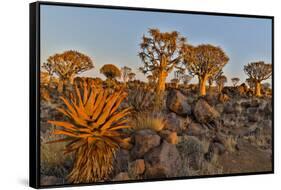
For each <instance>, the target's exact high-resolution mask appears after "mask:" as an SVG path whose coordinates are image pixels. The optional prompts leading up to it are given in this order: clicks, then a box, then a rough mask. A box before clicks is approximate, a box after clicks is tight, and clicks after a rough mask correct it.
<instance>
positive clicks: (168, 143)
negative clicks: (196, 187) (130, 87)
mask: <svg viewBox="0 0 281 190" xmlns="http://www.w3.org/2000/svg"><path fill="white" fill-rule="evenodd" d="M231 93H232V92H231ZM226 96H227V98H224V99H223V100H221V99H220V98H217V97H218V95H216V94H213V95H208V96H206V97H204V98H199V97H196V96H192V95H191V92H186V91H183V90H176V89H171V90H169V91H168V92H167V96H166V97H167V98H166V100H167V101H166V105H165V108H164V109H163V111H162V115H163V116H164V118H165V127H164V128H163V129H162V130H160V131H155V130H152V129H140V130H135V131H132V134H131V137H132V142H131V143H132V148H131V149H129V150H124V149H120V150H119V151H118V152H117V155H116V158H115V161H114V171H113V173H112V176H111V178H110V179H109V180H113V181H122V180H137V179H157V178H169V177H182V176H195V175H214V174H230V173H248V172H262V171H271V170H272V165H271V159H272V139H271V137H272V102H271V98H270V97H267V98H266V97H264V98H254V97H249V96H246V95H245V96H240V95H237V96H233V94H227V95H226ZM54 107H55V106H54V105H52V104H50V103H47V102H44V101H43V102H42V103H41V117H42V121H41V136H43V137H44V136H46V134H50V130H51V129H50V127H49V126H48V124H47V123H46V121H47V120H48V119H49V118H53V119H54V117H60V116H59V115H57V114H56V111H55V110H54ZM57 119H59V118H57ZM43 141H44V138H42V139H41V142H43ZM42 148H46V147H41V152H42ZM53 150H54V149H53ZM43 151H44V150H43ZM56 154H57V157H58V160H60V161H61V162H60V163H59V164H57V165H55V164H54V165H55V166H51V167H53V168H51V171H52V172H50V168H49V170H48V167H50V166H46V167H47V169H46V167H45V168H44V167H43V168H41V181H42V183H43V185H46V184H47V185H48V184H63V183H67V182H66V180H65V175H66V174H67V173H68V171H69V169H70V168H71V159H68V160H66V158H65V157H64V156H63V155H60V154H59V153H56ZM50 159H52V158H50ZM54 162H55V161H54ZM43 165H44V164H43ZM45 165H46V164H45ZM55 171H57V172H55Z"/></svg>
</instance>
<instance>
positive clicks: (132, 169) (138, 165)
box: [128, 159, 145, 177]
mask: <svg viewBox="0 0 281 190" xmlns="http://www.w3.org/2000/svg"><path fill="white" fill-rule="evenodd" d="M144 171H145V163H144V160H143V159H138V160H135V161H133V162H131V163H129V170H128V172H129V174H130V176H134V177H136V176H139V175H142V174H143V173H144Z"/></svg>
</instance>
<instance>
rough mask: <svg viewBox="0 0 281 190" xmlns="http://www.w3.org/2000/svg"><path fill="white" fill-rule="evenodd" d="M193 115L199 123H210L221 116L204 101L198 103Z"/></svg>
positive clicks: (200, 100)
mask: <svg viewBox="0 0 281 190" xmlns="http://www.w3.org/2000/svg"><path fill="white" fill-rule="evenodd" d="M193 114H194V116H195V118H196V120H197V121H198V122H199V123H209V122H211V121H214V120H215V119H217V118H218V117H219V116H220V114H219V112H218V111H217V110H216V109H215V108H213V107H212V106H210V105H209V104H208V103H207V102H206V101H205V100H203V99H199V100H198V101H197V102H196V104H195V107H194V110H193Z"/></svg>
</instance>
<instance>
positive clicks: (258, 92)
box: [255, 81, 261, 96]
mask: <svg viewBox="0 0 281 190" xmlns="http://www.w3.org/2000/svg"><path fill="white" fill-rule="evenodd" d="M255 94H256V96H261V83H260V82H259V81H256V86H255Z"/></svg>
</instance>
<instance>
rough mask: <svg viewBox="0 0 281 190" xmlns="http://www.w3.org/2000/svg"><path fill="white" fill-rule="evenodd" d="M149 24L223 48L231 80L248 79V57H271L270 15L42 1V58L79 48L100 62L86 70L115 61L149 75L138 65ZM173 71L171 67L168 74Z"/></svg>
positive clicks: (191, 40) (91, 72) (96, 70)
mask: <svg viewBox="0 0 281 190" xmlns="http://www.w3.org/2000/svg"><path fill="white" fill-rule="evenodd" d="M149 28H159V29H160V30H161V31H173V30H176V31H178V32H180V34H181V35H183V36H185V37H186V38H187V41H188V42H189V43H191V44H193V45H198V44H206V43H210V44H213V45H215V46H220V47H221V48H223V49H224V51H225V53H226V54H227V55H228V56H229V58H230V61H229V62H228V64H227V65H226V66H225V67H224V69H223V71H224V73H225V74H226V76H227V77H228V81H230V78H232V77H239V78H240V79H241V80H242V81H244V80H245V78H246V77H247V76H246V75H245V74H244V72H243V66H244V65H245V64H247V63H248V62H252V61H258V60H263V61H265V62H268V63H270V62H271V51H272V50H271V47H272V44H271V20H270V19H261V18H241V17H225V16H209V15H194V14H179V13H159V12H143V11H127V10H110V9H96V8H83V7H66V6H50V5H42V6H41V64H42V63H43V62H45V61H46V59H47V58H48V57H49V56H51V55H53V54H55V53H62V52H63V51H66V50H77V51H79V52H82V53H85V54H87V55H89V56H90V57H91V58H92V60H93V61H94V65H95V68H94V69H92V70H89V71H87V72H85V73H83V75H84V76H93V77H97V76H98V77H101V78H103V76H102V75H101V74H100V73H99V69H100V67H101V66H102V65H104V64H108V63H111V64H115V65H117V66H118V67H122V66H125V65H126V66H129V67H131V68H132V69H133V70H134V72H135V73H136V74H137V78H138V79H140V80H145V76H144V75H143V74H142V73H140V72H139V71H138V70H137V69H138V68H139V67H140V66H142V62H141V60H140V59H139V57H138V56H137V54H138V52H139V51H140V48H139V44H140V42H141V37H142V36H143V34H146V32H147V31H148V29H149ZM173 76H174V74H173V73H170V75H169V76H168V79H167V80H170V79H171V78H173ZM193 82H196V79H194V80H193ZM229 84H230V83H229Z"/></svg>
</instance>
